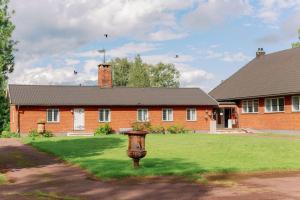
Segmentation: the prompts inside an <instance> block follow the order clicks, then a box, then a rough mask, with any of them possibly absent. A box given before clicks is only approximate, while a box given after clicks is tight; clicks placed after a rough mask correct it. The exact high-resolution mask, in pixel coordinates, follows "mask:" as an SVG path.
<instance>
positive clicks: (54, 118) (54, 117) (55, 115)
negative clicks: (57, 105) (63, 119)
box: [53, 109, 58, 122]
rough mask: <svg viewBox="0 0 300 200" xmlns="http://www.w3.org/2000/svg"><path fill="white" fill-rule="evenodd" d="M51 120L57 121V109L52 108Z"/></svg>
mask: <svg viewBox="0 0 300 200" xmlns="http://www.w3.org/2000/svg"><path fill="white" fill-rule="evenodd" d="M53 121H54V122H58V109H54V110H53Z"/></svg>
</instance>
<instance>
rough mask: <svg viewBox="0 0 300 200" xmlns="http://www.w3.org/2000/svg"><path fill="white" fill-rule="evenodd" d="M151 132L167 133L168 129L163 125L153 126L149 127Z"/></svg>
mask: <svg viewBox="0 0 300 200" xmlns="http://www.w3.org/2000/svg"><path fill="white" fill-rule="evenodd" d="M149 131H150V133H153V134H165V133H166V130H165V128H164V127H163V126H160V125H158V126H151V127H150V129H149Z"/></svg>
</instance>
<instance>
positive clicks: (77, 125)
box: [74, 108, 84, 131]
mask: <svg viewBox="0 0 300 200" xmlns="http://www.w3.org/2000/svg"><path fill="white" fill-rule="evenodd" d="M74 130H75V131H82V130H84V109H83V108H76V109H74Z"/></svg>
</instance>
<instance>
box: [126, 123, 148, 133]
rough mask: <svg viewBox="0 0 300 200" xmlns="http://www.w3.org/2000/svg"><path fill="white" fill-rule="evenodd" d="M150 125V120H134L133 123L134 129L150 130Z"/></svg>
mask: <svg viewBox="0 0 300 200" xmlns="http://www.w3.org/2000/svg"><path fill="white" fill-rule="evenodd" d="M150 127H151V123H150V122H134V123H132V124H131V128H132V130H134V131H149V130H150Z"/></svg>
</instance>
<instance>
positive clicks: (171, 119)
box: [168, 109, 173, 121]
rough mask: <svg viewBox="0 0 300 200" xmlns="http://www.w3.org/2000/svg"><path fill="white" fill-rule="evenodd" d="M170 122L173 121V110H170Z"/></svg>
mask: <svg viewBox="0 0 300 200" xmlns="http://www.w3.org/2000/svg"><path fill="white" fill-rule="evenodd" d="M168 121H173V110H172V109H168Z"/></svg>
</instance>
